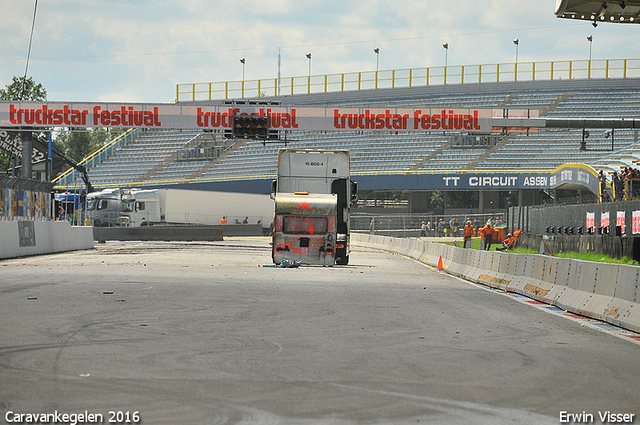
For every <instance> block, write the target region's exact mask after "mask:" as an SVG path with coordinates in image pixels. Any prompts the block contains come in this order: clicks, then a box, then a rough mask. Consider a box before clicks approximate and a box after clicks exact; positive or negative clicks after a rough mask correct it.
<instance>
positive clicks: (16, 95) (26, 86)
mask: <svg viewBox="0 0 640 425" xmlns="http://www.w3.org/2000/svg"><path fill="white" fill-rule="evenodd" d="M6 87H7V88H6V89H0V100H24V101H38V100H47V90H46V89H45V88H44V86H43V85H42V84H40V83H38V84H36V82H35V81H33V78H31V77H29V78H27V79H26V80H25V77H16V76H14V77H13V82H12V83H11V84H9V85H7V86H6Z"/></svg>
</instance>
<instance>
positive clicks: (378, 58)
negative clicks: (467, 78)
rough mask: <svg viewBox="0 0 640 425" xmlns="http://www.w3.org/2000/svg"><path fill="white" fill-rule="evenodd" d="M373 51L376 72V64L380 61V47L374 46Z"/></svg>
mask: <svg viewBox="0 0 640 425" xmlns="http://www.w3.org/2000/svg"><path fill="white" fill-rule="evenodd" d="M373 51H374V52H375V53H376V72H378V64H379V63H380V48H379V47H376V48H375V49H373Z"/></svg>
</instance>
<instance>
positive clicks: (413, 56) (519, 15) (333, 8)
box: [0, 0, 640, 102]
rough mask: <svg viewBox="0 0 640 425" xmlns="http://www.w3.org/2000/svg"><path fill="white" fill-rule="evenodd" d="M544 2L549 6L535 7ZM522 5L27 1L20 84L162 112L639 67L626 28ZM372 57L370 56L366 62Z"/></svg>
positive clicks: (5, 12) (1, 7) (14, 12)
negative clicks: (243, 96)
mask: <svg viewBox="0 0 640 425" xmlns="http://www.w3.org/2000/svg"><path fill="white" fill-rule="evenodd" d="M547 3H549V4H547ZM552 3H553V2H536V3H535V4H534V5H532V2H530V1H528V0H480V1H478V0H458V1H455V2H445V1H438V2H435V1H424V0H370V1H362V0H354V1H348V2H346V1H344V0H341V1H338V0H325V1H321V0H306V1H294V0H266V1H265V0H246V1H242V2H237V1H232V0H227V1H215V2H212V1H204V0H183V1H182V2H175V1H168V0H156V1H151V0H139V1H136V2H131V1H125V0H119V1H117V0H116V1H114V0H110V1H106V0H94V1H91V2H87V1H85V0H57V1H55V2H39V4H38V14H37V19H36V28H35V32H34V41H33V51H32V59H31V63H30V65H29V74H30V76H33V77H34V78H35V79H36V81H38V82H42V83H43V84H44V85H45V87H46V88H47V90H48V93H49V98H50V99H52V100H95V99H98V100H105V101H106V100H111V101H129V100H131V101H146V102H167V101H171V100H173V98H174V97H175V84H176V83H190V82H202V81H229V80H231V81H237V80H240V79H241V78H242V65H241V64H240V62H239V59H240V58H241V57H246V66H245V78H246V79H272V78H276V77H277V73H278V52H280V54H281V73H282V76H283V77H291V76H305V75H307V73H308V66H309V62H308V59H307V58H306V56H305V54H306V53H308V52H311V53H312V61H311V65H312V73H313V74H335V73H344V72H357V71H371V70H374V69H375V66H376V59H379V62H380V69H381V70H382V69H406V68H417V67H428V66H429V67H438V66H442V65H443V64H444V56H445V52H444V49H443V48H442V43H444V42H445V41H446V42H448V43H449V46H450V47H449V49H448V51H447V52H446V53H447V55H448V63H449V65H463V64H464V65H473V64H487V63H505V62H512V61H513V60H514V53H515V50H514V45H513V42H512V40H513V39H514V38H516V37H517V38H519V39H520V45H519V55H520V60H522V61H549V60H568V59H579V58H585V57H586V56H587V55H588V45H587V44H586V41H584V37H585V36H586V35H588V33H590V32H593V33H594V38H595V40H594V43H593V55H594V58H596V57H600V58H604V57H608V58H616V57H623V58H624V57H626V58H637V57H640V52H639V51H638V50H639V49H640V47H639V46H640V45H639V44H638V43H637V27H636V26H635V25H626V26H625V25H600V26H599V27H598V28H597V30H594V29H593V28H592V27H591V26H590V25H589V23H588V22H579V23H576V22H572V21H566V20H559V19H556V18H555V16H554V15H553V4H552ZM0 16H3V17H5V18H4V21H3V22H4V23H3V26H2V27H0V39H2V40H3V46H2V49H1V50H0V85H1V84H8V83H9V82H10V81H11V77H12V76H13V75H22V74H23V73H24V67H25V62H26V51H27V47H28V42H29V33H30V30H31V19H32V17H33V3H32V2H29V1H25V0H5V1H3V2H2V3H0ZM374 47H379V48H380V55H379V57H376V55H375V53H374V52H373V48H374Z"/></svg>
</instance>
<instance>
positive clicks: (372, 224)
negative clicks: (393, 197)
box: [351, 213, 506, 238]
mask: <svg viewBox="0 0 640 425" xmlns="http://www.w3.org/2000/svg"><path fill="white" fill-rule="evenodd" d="M505 216H506V214H504V213H487V214H471V213H469V214H456V213H453V214H444V215H443V214H393V215H377V214H362V213H360V214H353V215H352V216H351V231H352V232H358V233H371V234H375V235H380V236H393V237H402V238H410V237H419V236H421V227H422V222H423V221H424V222H425V223H427V224H430V225H431V228H430V230H428V231H427V235H426V236H430V237H444V236H456V237H462V236H463V234H464V225H465V223H466V222H467V221H471V223H472V224H474V226H476V227H482V226H484V225H485V223H486V222H487V221H488V220H489V219H494V221H496V223H502V222H504V218H505ZM441 220H442V223H443V227H442V228H441V227H440V226H439V224H440V222H441ZM452 220H454V221H453V223H452ZM445 228H446V229H447V231H446V232H444V229H445Z"/></svg>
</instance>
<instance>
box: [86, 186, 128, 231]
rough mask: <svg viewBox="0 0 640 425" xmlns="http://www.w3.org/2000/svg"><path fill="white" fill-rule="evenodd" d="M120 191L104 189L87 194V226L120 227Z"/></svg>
mask: <svg viewBox="0 0 640 425" xmlns="http://www.w3.org/2000/svg"><path fill="white" fill-rule="evenodd" d="M121 205H122V191H121V190H120V189H118V188H113V189H105V190H102V191H100V192H91V193H88V194H87V224H88V225H91V226H93V227H113V226H119V225H120V213H121Z"/></svg>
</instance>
